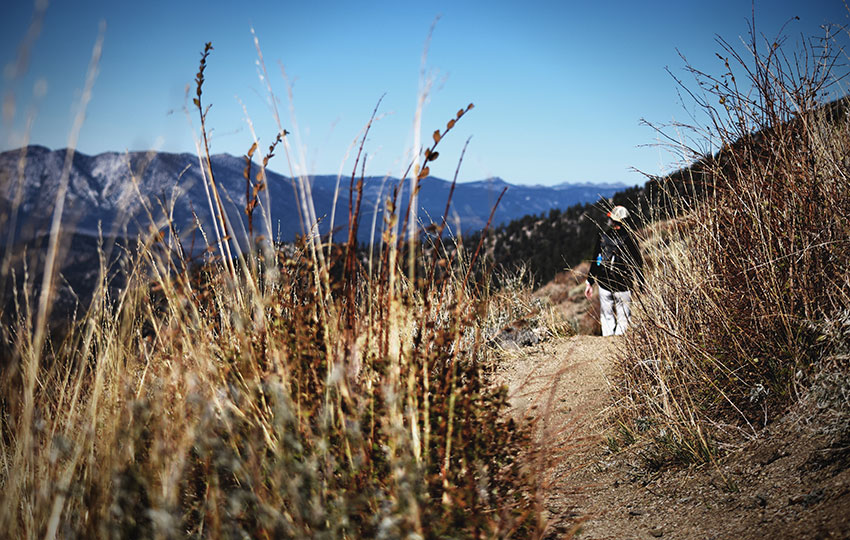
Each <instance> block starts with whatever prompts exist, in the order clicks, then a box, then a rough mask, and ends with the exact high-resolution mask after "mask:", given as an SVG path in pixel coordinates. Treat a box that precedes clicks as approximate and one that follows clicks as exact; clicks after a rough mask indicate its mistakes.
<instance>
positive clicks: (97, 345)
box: [0, 44, 542, 538]
mask: <svg viewBox="0 0 850 540" xmlns="http://www.w3.org/2000/svg"><path fill="white" fill-rule="evenodd" d="M211 51H212V47H211V45H209V44H208V45H207V47H206V49H205V51H204V53H203V55H202V61H201V68H200V70H199V73H198V77H197V79H196V82H197V93H196V98H195V99H196V101H195V105H196V109H197V110H198V113H199V114H200V119H201V132H202V137H201V140H202V141H203V144H199V159H200V161H201V163H202V169H203V170H204V171H205V173H206V174H205V181H206V182H207V184H208V187H209V188H210V189H209V192H208V193H209V198H210V204H211V205H212V206H213V209H214V210H215V208H216V207H217V208H219V209H221V205H220V203H219V195H218V194H217V192H216V184H215V178H214V177H213V175H212V170H211V168H210V167H209V148H208V145H207V143H206V135H205V131H206V120H207V118H206V116H207V112H208V110H209V109H204V108H203V105H202V103H201V97H202V85H203V82H204V67H205V65H206V60H207V58H208V56H209V54H210V52H211ZM470 108H471V107H467V108H465V109H462V110H461V111H459V112H458V114H457V115H456V117H455V118H454V119H453V120H452V121H451V122H450V123H449V125H448V126H447V128H446V130H445V131H443V132H440V131H437V132H435V134H434V145H433V146H432V147H431V148H430V149H428V150H426V151H425V153H424V155H423V156H422V157H421V158H420V162H421V163H423V164H427V163H428V162H429V161H433V160H434V159H436V157H437V154H436V151H435V149H434V148H435V147H436V145H437V144H438V143H439V141H440V139H441V138H442V136H443V135H445V134H446V132H448V131H449V130H450V129H451V127H452V125H453V124H454V123H455V122H456V121H457V120H459V119H460V117H461V116H462V115H463V114H464V113H465V112H466V111H468V110H469V109H470ZM287 135H288V133H287V132H286V131H285V130H283V128H282V127H281V129H280V135H279V140H280V142H281V144H282V146H283V148H284V149H285V151H286V153H287V156H288V157H289V152H290V149H289V146H288V141H287ZM255 144H256V140H255ZM254 149H255V146H252V151H251V152H249V166H248V167H247V168H246V181H247V186H248V187H247V188H246V189H247V190H248V193H252V194H253V197H250V198H249V200H248V204H249V206H250V205H251V201H256V203H255V205H259V207H260V208H261V212H266V211H267V210H268V204H269V203H268V201H267V200H264V199H262V197H260V196H258V194H259V193H260V192H261V191H262V188H259V187H257V186H260V185H261V182H262V180H263V177H262V176H259V177H257V179H256V181H254V180H252V178H251V170H252V169H251V167H250V154H251V153H253V151H254ZM273 149H274V148H270V150H269V152H270V153H271V152H272V150H273ZM266 163H267V160H266V161H264V163H263V168H264V167H265V165H266ZM261 171H262V169H261ZM355 171H356V169H355ZM361 174H362V172H361ZM425 176H427V167H422V168H421V169H420V170H414V177H415V180H414V187H413V192H414V193H415V191H416V190H417V187H416V186H417V185H418V182H419V181H421V180H422V179H423V178H424V177H425ZM252 189H254V190H255V191H252ZM361 189H362V176H361V182H358V183H357V184H356V187H355V193H354V194H353V195H354V196H355V197H356V201H357V203H356V205H355V206H354V208H355V209H356V211H352V215H351V219H350V222H349V227H351V228H352V231H351V234H349V236H348V238H349V241H348V244H347V245H345V246H338V248H341V249H334V248H333V247H332V246H326V245H323V244H322V243H321V239H320V238H319V237H318V235H316V234H311V233H308V234H307V236H306V237H304V238H302V239H301V241H300V243H298V244H297V245H295V246H273V245H272V244H271V243H270V242H268V241H267V242H266V244H265V247H264V248H262V249H258V250H256V251H251V252H246V253H243V254H241V255H236V254H232V253H231V252H230V251H228V250H229V249H230V247H235V246H236V244H235V243H233V242H232V238H233V237H232V235H233V234H235V232H234V230H235V229H234V227H233V222H231V221H230V219H231V218H230V217H228V216H226V215H225V214H224V212H223V211H218V212H216V211H213V212H212V215H213V216H214V219H215V220H216V223H215V224H214V227H213V229H214V231H215V236H214V237H213V239H212V245H211V246H210V249H209V250H208V252H209V253H215V254H216V256H215V257H211V258H210V259H209V260H208V262H207V263H206V264H204V265H202V266H193V265H192V264H190V262H189V261H187V260H186V259H185V257H184V254H183V251H182V249H180V246H179V242H178V243H177V244H173V243H170V242H166V241H164V240H163V236H161V235H160V234H159V233H158V232H157V233H155V234H153V235H151V236H149V237H145V238H140V239H139V241H138V244H137V245H136V246H135V250H133V251H132V253H131V255H129V256H130V260H129V263H128V264H127V265H126V267H127V268H128V270H127V271H126V276H125V279H126V283H127V284H126V286H125V287H123V288H122V289H120V290H117V291H116V290H115V289H113V288H111V287H110V286H109V284H110V280H111V279H112V277H113V273H114V271H111V270H110V268H109V267H108V265H107V263H106V259H105V258H102V259H101V268H100V277H99V281H98V284H97V289H96V291H95V293H94V300H93V301H92V303H91V305H90V307H89V308H88V310H87V311H86V313H85V314H83V315H82V316H80V317H79V320H78V322H77V323H76V324H75V325H74V327H73V328H72V329H71V330H70V332H69V333H68V335H67V337H65V339H64V340H62V341H61V342H56V343H54V342H51V341H50V340H49V339H48V340H47V344H46V345H44V346H42V344H41V343H40V342H39V341H38V340H37V339H33V336H34V335H37V333H35V334H34V328H33V324H32V322H33V312H32V310H31V304H32V298H30V297H28V296H27V293H28V289H27V288H26V287H25V288H24V290H23V292H22V293H21V294H19V295H16V301H17V302H18V305H19V310H18V311H17V315H16V318H15V323H14V325H13V326H12V327H11V329H10V332H11V340H12V341H13V345H14V347H13V351H14V356H15V361H16V362H17V363H18V364H20V365H23V366H29V367H28V368H26V369H25V375H24V376H23V377H21V376H20V375H18V376H14V375H10V376H8V377H5V379H4V380H5V381H6V382H5V383H4V388H3V399H2V408H3V410H2V413H3V415H2V419H0V421H2V426H1V427H2V437H0V444H2V446H0V463H2V466H0V485H2V495H0V531H3V534H4V535H6V536H8V537H13V538H36V537H38V538H44V537H46V538H55V537H57V536H61V537H68V536H79V537H86V538H101V537H110V538H140V537H155V538H172V537H211V538H223V537H228V538H229V537H250V538H365V537H381V538H402V537H404V538H438V537H440V538H442V537H469V538H491V537H510V536H523V537H535V536H539V534H540V531H541V530H542V524H541V523H540V520H539V516H540V511H539V508H538V503H537V497H536V492H535V480H534V472H533V471H532V470H531V467H530V466H529V465H528V464H529V463H530V461H527V460H526V459H525V456H526V454H527V447H528V441H529V430H528V428H524V427H521V426H518V425H516V424H515V423H514V422H513V420H510V419H509V418H508V417H507V415H505V414H504V410H505V408H506V406H507V398H506V394H505V390H504V389H502V388H497V387H493V386H492V385H491V384H490V383H489V381H488V378H487V375H486V366H487V363H488V361H489V356H488V354H489V353H488V350H487V348H486V347H485V346H484V343H483V341H484V340H483V337H482V336H483V334H482V332H483V330H482V328H483V326H484V325H485V324H486V320H487V317H488V306H487V303H486V298H480V297H477V296H476V295H475V294H474V292H473V289H472V287H471V286H470V284H469V283H468V282H467V281H466V279H465V277H466V276H468V271H467V265H470V264H472V263H473V261H467V260H465V259H463V258H462V257H454V256H452V255H449V253H450V251H451V250H449V249H447V248H446V247H445V246H443V243H442V240H440V241H439V242H437V243H436V244H435V245H437V246H438V248H437V249H435V250H433V251H432V252H429V253H431V254H432V259H431V260H430V261H426V260H425V259H424V258H423V257H424V255H422V251H421V250H417V249H415V247H414V246H410V247H409V248H408V249H411V251H412V252H414V256H415V257H416V259H415V260H417V261H418V262H417V265H418V266H421V267H422V268H424V269H429V268H430V271H427V272H426V271H420V274H419V276H420V277H419V278H417V279H413V280H411V279H410V277H414V276H407V275H406V274H405V273H404V272H402V271H400V269H399V268H398V266H399V261H402V260H403V257H401V256H400V254H399V251H400V250H403V248H404V243H403V242H401V241H399V238H398V237H397V235H396V234H395V232H394V231H397V230H398V229H397V228H396V227H395V225H396V224H397V223H398V219H399V212H398V210H397V209H396V207H395V206H394V205H393V204H389V205H388V212H387V214H386V219H385V222H384V224H383V225H384V231H385V232H384V237H383V242H382V243H381V244H380V246H381V251H380V253H379V257H378V258H379V259H380V263H379V264H378V265H377V267H376V268H375V269H372V268H371V267H364V265H363V263H362V262H361V258H360V256H359V255H358V254H357V252H356V250H355V248H356V245H355V243H356V238H357V235H356V227H357V223H358V218H359V201H360V196H361V195H360V193H361ZM298 194H299V205H300V207H301V208H302V209H303V211H304V215H305V219H306V220H307V221H306V223H305V230H307V231H315V224H316V220H315V210H314V209H313V208H312V202H311V200H310V198H309V180H308V179H306V178H300V179H299V192H298ZM251 211H253V207H252V208H246V212H248V213H249V214H250V212H251ZM162 219H163V220H164V221H165V222H166V223H167V215H166V216H163V217H162ZM261 219H262V222H263V223H264V224H265V225H264V228H265V229H266V231H268V230H269V226H268V224H269V223H271V221H270V218H269V217H268V216H267V215H265V214H264V215H263V216H262V217H261ZM169 228H170V230H171V231H172V232H175V231H174V230H173V226H169ZM441 229H442V226H440V232H442V230H441ZM236 230H238V229H236ZM249 230H252V229H251V227H250V224H249ZM404 230H405V229H404V228H402V231H404ZM267 240H268V239H267ZM346 253H347V255H346ZM335 265H337V266H335ZM339 267H342V268H343V271H342V272H336V271H335V270H334V268H339ZM30 358H42V361H41V362H38V363H35V364H33V363H32V362H31V361H30V360H28V359H30ZM10 369H12V368H10ZM22 407H23V408H24V409H29V410H30V412H29V413H28V414H23V415H22V414H21V411H22Z"/></svg>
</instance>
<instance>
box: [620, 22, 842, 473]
mask: <svg viewBox="0 0 850 540" xmlns="http://www.w3.org/2000/svg"><path fill="white" fill-rule="evenodd" d="M753 35H754V36H755V33H753ZM774 43H776V45H775V46H774V45H773V44H774ZM721 45H722V46H723V50H722V55H721V56H722V57H724V58H725V59H726V60H725V65H726V69H727V71H726V72H725V73H724V74H723V75H721V76H719V77H714V76H711V75H708V74H706V73H704V72H701V71H698V70H696V69H693V68H691V69H690V70H691V72H692V74H693V75H694V76H695V81H696V82H697V88H698V89H697V90H696V91H693V92H692V93H691V94H690V95H691V96H692V97H693V99H694V100H695V101H696V105H697V106H698V108H699V109H700V110H702V111H703V112H704V113H705V118H706V119H707V121H706V124H705V125H704V126H703V127H702V128H696V127H684V126H675V127H676V129H679V130H682V129H685V128H687V129H690V130H691V133H692V134H694V136H693V138H694V139H695V140H698V141H700V143H701V144H703V145H705V144H708V145H714V146H715V147H716V148H719V149H720V150H719V152H717V153H716V154H715V155H713V156H708V157H706V156H705V155H704V154H702V153H701V152H699V151H697V150H693V149H691V148H687V147H681V146H680V147H678V150H679V151H680V152H682V154H683V157H687V158H689V161H693V160H694V159H696V158H698V164H697V166H696V167H694V168H693V169H691V171H690V173H687V174H680V175H679V180H680V181H681V182H684V183H685V186H684V189H682V186H681V185H679V186H671V187H669V188H668V189H669V190H670V191H677V192H678V193H683V192H684V193H691V194H694V193H696V194H698V195H697V197H696V198H694V197H688V198H681V197H679V198H677V197H672V198H671V200H673V201H675V202H674V208H673V210H674V211H675V215H674V216H673V218H672V220H670V221H666V222H663V223H658V224H656V225H655V226H654V227H652V228H649V229H648V230H647V236H648V239H647V243H646V245H647V249H648V257H647V259H648V260H649V261H650V262H651V264H650V265H649V268H648V270H647V283H648V288H647V292H646V294H644V295H642V296H641V300H640V306H639V309H638V315H637V317H636V321H635V325H634V330H633V331H632V332H631V335H630V337H629V339H628V340H627V344H626V348H627V354H626V357H625V358H624V360H623V362H622V364H621V372H622V380H621V385H620V398H621V403H622V405H623V411H624V413H623V414H624V417H625V420H624V423H625V424H626V425H627V426H628V427H629V429H631V430H632V431H633V432H634V433H641V432H642V433H644V434H646V435H649V437H648V440H649V441H651V448H652V451H650V452H648V453H647V455H648V456H649V457H650V460H651V461H653V462H663V461H667V460H669V459H674V460H680V461H685V462H691V461H697V462H701V461H706V460H711V459H713V458H714V457H715V456H716V455H717V453H718V452H719V451H720V450H721V449H722V448H723V445H724V444H731V445H735V444H737V443H738V442H740V441H741V440H742V438H746V437H751V436H755V435H756V434H757V433H758V430H759V428H760V427H762V426H764V425H765V424H767V423H769V422H770V421H771V420H773V419H774V418H776V417H777V416H778V415H779V414H781V413H782V412H783V411H785V410H786V408H787V407H788V406H789V404H791V403H792V402H794V401H795V400H796V399H797V398H798V397H799V396H800V394H801V392H802V391H803V390H804V389H805V388H806V386H807V385H808V384H809V380H810V378H811V376H812V374H813V373H815V372H816V371H818V370H819V369H820V368H822V367H823V365H824V364H825V363H828V362H834V359H835V358H836V356H835V355H834V354H833V347H832V344H834V343H835V336H834V335H833V334H834V333H833V332H831V331H830V330H829V328H830V323H829V321H835V320H836V319H840V318H841V316H842V315H841V314H842V313H845V312H846V310H847V309H848V307H850V273H848V268H850V240H848V239H850V220H848V216H850V162H848V161H847V156H848V155H850V108H848V104H847V100H846V99H843V100H840V101H836V102H833V103H830V104H829V105H821V102H822V99H823V96H825V95H828V94H826V92H827V91H832V92H834V91H835V90H836V88H837V85H836V84H835V78H834V75H833V73H832V72H831V68H833V67H834V66H835V65H836V63H837V62H839V61H840V60H842V59H843V58H844V56H843V53H842V52H841V51H839V50H834V49H833V48H832V47H834V43H833V41H832V39H831V38H828V39H825V40H823V41H809V42H807V44H806V45H804V46H803V49H802V50H797V51H796V53H795V54H793V55H789V56H786V52H785V48H784V46H783V41H782V40H781V39H777V40H775V41H768V42H766V43H764V42H762V41H761V38H758V37H754V38H753V40H752V42H751V43H750V44H749V45H748V53H747V54H738V53H737V52H736V50H735V49H734V48H733V47H731V46H729V45H728V44H726V43H725V42H721ZM736 77H737V78H736ZM660 217H664V216H660ZM833 326H834V325H833ZM847 367H848V366H847V364H846V361H844V362H843V366H842V369H847Z"/></svg>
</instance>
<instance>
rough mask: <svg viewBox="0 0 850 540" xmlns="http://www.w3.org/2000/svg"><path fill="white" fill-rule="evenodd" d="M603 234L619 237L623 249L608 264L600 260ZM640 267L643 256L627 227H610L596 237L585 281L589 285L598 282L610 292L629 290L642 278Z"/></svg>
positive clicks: (641, 266)
mask: <svg viewBox="0 0 850 540" xmlns="http://www.w3.org/2000/svg"><path fill="white" fill-rule="evenodd" d="M603 234H608V235H611V236H612V237H617V238H619V239H620V241H621V243H622V246H623V248H624V251H625V253H624V254H623V255H624V256H620V257H615V258H614V262H613V264H610V265H608V264H602V263H601V262H600V261H601V258H602V235H603ZM642 268H643V258H642V257H641V255H640V249H638V246H637V242H636V241H635V238H634V236H633V235H632V234H631V233H629V230H628V227H619V228H616V229H615V228H611V229H608V230H607V231H605V232H603V233H602V234H600V235H599V237H598V238H597V239H596V246H595V247H594V248H593V260H591V261H590V272H588V274H587V281H588V282H589V283H590V284H591V285H593V284H594V282H598V283H599V286H600V287H602V288H603V289H607V290H609V291H612V292H624V291H630V290H633V289H634V288H635V286H637V285H639V284H640V282H641V281H642V280H643V274H642V272H641V269H642Z"/></svg>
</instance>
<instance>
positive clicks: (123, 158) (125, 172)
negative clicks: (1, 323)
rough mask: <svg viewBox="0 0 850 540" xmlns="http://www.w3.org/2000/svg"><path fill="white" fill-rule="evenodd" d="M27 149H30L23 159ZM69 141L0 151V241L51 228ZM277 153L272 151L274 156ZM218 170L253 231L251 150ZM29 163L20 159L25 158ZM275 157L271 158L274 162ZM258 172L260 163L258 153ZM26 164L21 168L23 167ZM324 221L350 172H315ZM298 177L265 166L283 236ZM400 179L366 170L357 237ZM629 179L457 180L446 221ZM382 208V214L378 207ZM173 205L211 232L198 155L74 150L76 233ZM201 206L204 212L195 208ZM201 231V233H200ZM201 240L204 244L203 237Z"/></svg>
mask: <svg viewBox="0 0 850 540" xmlns="http://www.w3.org/2000/svg"><path fill="white" fill-rule="evenodd" d="M22 156H23V159H22ZM65 157H66V150H50V149H48V148H45V147H43V146H28V147H26V148H23V149H18V150H12V151H7V152H3V153H0V219H3V218H4V217H6V218H8V216H9V215H10V214H11V210H12V209H13V208H17V209H18V210H17V216H16V220H15V222H16V224H15V227H14V230H13V231H10V230H9V226H8V225H7V226H5V227H2V229H5V231H4V233H1V234H0V244H2V243H6V242H7V241H8V240H9V239H10V238H11V239H12V240H13V242H14V243H16V244H18V243H22V242H23V243H26V242H29V241H31V240H32V239H35V238H38V237H40V236H42V235H43V234H44V233H45V232H46V231H47V229H48V224H49V222H50V219H51V216H52V213H53V209H54V205H55V201H56V195H57V192H58V190H59V189H60V178H61V177H62V170H63V166H64V163H65ZM272 159H273V160H274V159H275V158H272ZM210 161H211V166H212V171H213V175H214V178H215V180H216V183H217V185H218V189H219V191H220V193H221V199H222V203H223V206H224V208H225V211H226V213H227V215H228V218H229V220H230V221H231V223H232V228H233V230H234V231H235V234H234V236H235V237H237V238H240V237H241V238H246V237H247V236H246V234H245V233H244V231H245V230H247V217H246V214H245V211H244V209H245V203H246V198H247V197H248V194H247V193H246V181H245V178H244V176H243V173H244V170H245V166H246V160H245V158H244V157H236V156H232V155H229V154H216V155H213V156H212V157H211V160H210ZM21 164H22V165H21ZM273 164H274V163H272V164H271V165H270V167H271V166H273ZM251 170H252V181H253V180H254V179H255V175H256V173H257V171H258V170H259V166H258V165H257V164H256V163H252V169H251ZM21 172H22V173H23V174H21ZM309 181H310V187H311V191H312V199H313V203H314V206H315V211H316V217H317V219H318V221H319V230H320V232H321V233H322V234H327V232H328V228H329V226H330V216H331V213H332V208H333V206H334V193H335V190H336V189H337V185H339V193H338V196H337V201H336V213H335V219H334V222H335V229H336V231H337V232H336V233H335V235H336V236H335V237H336V238H338V239H340V238H343V236H344V235H345V234H346V232H347V221H348V204H349V186H350V177H342V178H341V179H338V178H337V177H336V176H313V177H311V178H310V179H309ZM297 183H298V182H297V181H295V180H293V179H292V178H290V177H287V176H284V175H281V174H278V173H276V172H274V171H273V170H271V169H267V170H266V186H267V189H266V190H264V191H263V192H261V193H260V197H259V201H260V204H261V206H262V207H263V208H259V207H258V208H257V209H256V210H255V211H254V218H253V221H254V227H255V231H257V232H259V233H266V234H268V233H269V231H263V230H261V228H262V227H261V221H262V219H261V217H260V216H261V213H263V212H266V211H267V210H268V209H270V211H268V215H270V219H269V220H268V222H270V223H271V229H272V230H271V231H270V232H271V235H272V236H273V237H274V238H275V239H276V240H280V241H285V242H288V241H292V240H294V238H295V236H296V234H300V233H302V232H303V228H302V223H301V218H300V212H299V208H298V204H297V203H296V198H295V191H296V189H297ZM398 184H399V180H398V179H397V178H392V177H376V176H370V177H366V178H364V179H363V202H362V208H363V212H362V214H361V215H362V217H361V225H360V227H359V230H358V234H357V237H358V240H360V241H361V242H368V241H369V240H370V233H371V229H372V227H371V224H372V220H373V218H374V217H376V218H377V222H376V223H377V226H376V228H377V233H376V238H379V235H380V231H381V229H382V227H383V208H384V206H385V201H386V200H387V198H388V197H389V196H390V195H391V194H392V192H393V189H394V188H395V187H396V186H397V185H398ZM409 184H410V183H409V182H405V183H404V184H403V189H402V192H401V194H400V196H399V202H400V207H401V211H402V212H403V211H404V209H405V208H406V207H407V201H408V200H409ZM624 187H625V186H624V185H623V184H559V185H555V186H541V185H535V186H529V185H516V184H509V183H507V182H505V181H504V180H502V179H500V178H490V179H486V180H480V181H476V182H465V183H458V184H457V185H456V188H455V191H454V195H453V198H452V203H451V208H450V210H449V215H448V222H449V225H450V226H451V227H452V228H453V230H454V231H455V232H458V231H457V226H458V224H459V227H460V229H461V232H463V233H464V234H466V233H469V232H473V231H476V230H480V229H481V228H483V227H484V226H485V224H486V222H487V219H488V217H489V215H490V212H491V210H492V207H493V205H494V204H495V203H496V200H497V198H498V197H499V194H500V193H501V192H502V190H503V189H504V188H507V190H506V191H505V194H504V197H503V198H502V200H501V202H500V204H499V206H498V208H497V209H496V212H495V214H494V217H493V224H494V225H500V224H504V223H507V222H510V221H512V220H514V219H517V218H519V217H522V216H525V215H530V214H534V215H536V214H541V213H544V212H548V211H549V210H551V209H553V208H562V209H563V208H568V207H570V206H572V205H574V204H576V203H583V202H592V201H596V200H598V199H599V198H601V197H611V196H612V195H613V194H614V193H616V192H618V191H620V190H622V189H623V188H624ZM450 189H451V182H449V181H446V180H442V179H439V178H434V177H430V176H429V177H426V178H424V179H423V180H422V182H421V190H420V192H419V209H418V212H419V219H420V220H421V221H422V222H423V226H424V225H427V224H428V223H430V222H431V220H433V221H435V222H439V221H440V220H441V218H442V214H443V212H444V210H445V206H446V201H447V197H448V195H449V191H450ZM376 209H377V210H378V215H377V216H374V213H375V211H376ZM166 213H167V214H168V215H170V218H171V221H172V223H173V224H174V225H175V228H176V230H177V231H179V232H181V237H182V241H183V242H184V244H185V243H187V242H188V241H189V239H188V237H189V235H190V233H189V231H193V230H195V229H196V228H197V227H196V226H195V225H196V224H199V225H200V227H201V228H202V229H205V231H204V232H205V233H206V234H207V235H208V238H210V239H212V237H213V236H212V232H211V229H210V227H211V226H212V225H211V224H212V220H211V212H210V204H209V202H208V199H207V194H206V188H205V182H204V180H203V177H202V174H201V168H200V166H199V159H198V156H197V155H193V154H187V153H183V154H175V153H167V152H128V153H116V152H106V153H102V154H98V155H94V156H89V155H85V154H82V153H79V152H76V153H74V156H73V160H72V162H71V164H70V169H69V172H68V191H67V197H66V199H65V209H64V214H63V216H64V217H63V230H64V231H65V232H71V233H74V234H77V235H85V236H97V234H98V230H102V231H103V234H104V235H105V236H117V237H133V236H135V235H136V234H138V233H139V232H140V231H148V230H150V229H151V217H152V218H153V221H154V222H155V227H156V228H158V229H162V228H163V227H164V225H165V223H166V221H165V215H166ZM195 216H197V219H196V217H195ZM194 234H197V233H194ZM196 241H197V242H198V245H200V238H197V239H196Z"/></svg>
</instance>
